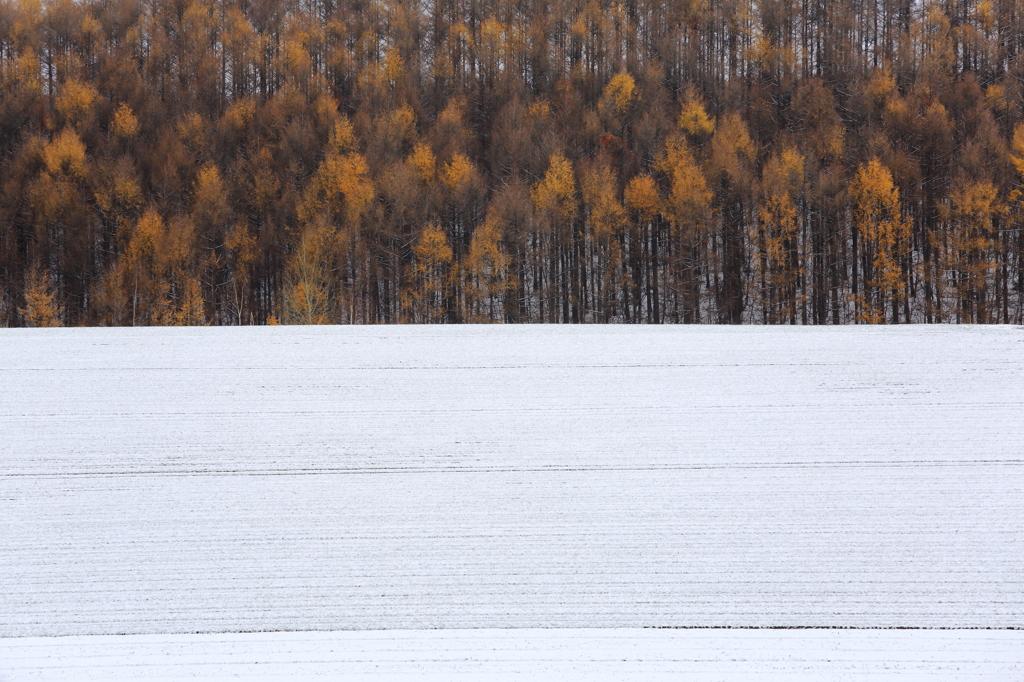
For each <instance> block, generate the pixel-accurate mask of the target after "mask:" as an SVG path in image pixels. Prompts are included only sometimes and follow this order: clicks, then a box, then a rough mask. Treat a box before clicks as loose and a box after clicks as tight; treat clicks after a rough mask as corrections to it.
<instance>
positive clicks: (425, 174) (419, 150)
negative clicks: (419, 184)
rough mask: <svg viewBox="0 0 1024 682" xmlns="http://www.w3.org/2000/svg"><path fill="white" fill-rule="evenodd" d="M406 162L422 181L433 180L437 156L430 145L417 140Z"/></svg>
mask: <svg viewBox="0 0 1024 682" xmlns="http://www.w3.org/2000/svg"><path fill="white" fill-rule="evenodd" d="M408 163H409V165H410V166H411V167H412V169H413V170H414V171H415V172H416V175H417V176H418V177H419V178H420V179H421V180H423V182H428V183H429V182H433V180H434V174H435V173H436V172H437V158H436V157H435V156H434V151H433V150H432V149H431V148H430V145H427V144H424V143H422V142H417V143H416V144H415V145H414V146H413V148H412V153H411V154H410V155H409V159H408Z"/></svg>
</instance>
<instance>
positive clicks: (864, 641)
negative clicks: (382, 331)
mask: <svg viewBox="0 0 1024 682" xmlns="http://www.w3.org/2000/svg"><path fill="white" fill-rule="evenodd" d="M1022 651H1024V632H1022V631H1020V630H619V629H610V630H600V629H584V630H572V629H569V630H416V631H411V630H385V631H371V632H366V631H362V632H359V631H352V632H272V633H250V634H205V635H129V636H124V637H117V636H110V635H106V636H98V637H88V636H86V637H56V638H31V637H29V638H20V639H0V681H2V682H30V681H33V680H47V681H48V682H122V681H124V682H129V681H130V682H135V681H136V680H146V681H147V682H159V681H164V680H184V679H201V680H207V681H211V680H237V679H245V680H282V679H286V680H309V679H336V680H346V682H347V681H349V680H355V681H362V680H374V681H381V680H408V679H416V680H424V681H426V680H430V681H433V680H437V681H438V682H440V681H445V682H447V681H450V680H487V682H495V681H497V682H501V681H503V680H515V681H516V682H520V681H525V680H530V681H536V680H541V681H546V680H573V681H579V680H588V681H593V682H598V681H601V682H604V681H608V682H612V681H615V682H631V681H634V680H635V681H636V682H641V681H642V682H658V681H664V682H669V681H672V682H678V681H680V680H685V681H686V682H750V681H751V680H756V681H757V682H849V681H851V680H852V681H863V682H882V681H891V682H896V681H897V680H898V681H899V682H925V681H927V682H933V681H934V680H942V681H943V682H952V681H955V680H970V681H972V682H981V681H983V680H992V682H1014V681H1015V680H1021V679H1024V653H1022Z"/></svg>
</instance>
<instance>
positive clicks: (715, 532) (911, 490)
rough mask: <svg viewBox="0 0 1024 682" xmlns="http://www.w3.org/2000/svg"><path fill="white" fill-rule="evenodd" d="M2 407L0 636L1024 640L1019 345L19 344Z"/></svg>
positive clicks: (1022, 370)
mask: <svg viewBox="0 0 1024 682" xmlns="http://www.w3.org/2000/svg"><path fill="white" fill-rule="evenodd" d="M0 381H2V386H3V390H2V391H0V433H2V435H3V437H2V438H0V463H2V469H0V637H6V638H34V637H41V636H54V635H75V636H81V635H102V634H116V633H128V634H144V635H155V634H161V633H194V632H212V633H229V632H239V631H262V630H320V631H332V630H366V629H401V630H409V629H430V628H539V627H540V628H580V627H587V628H640V627H649V626H654V627H658V626H686V627H692V626H697V627H709V626H755V627H757V626H824V627H832V626H838V627H848V626H849V627H955V628H963V627H994V628H1005V627H1022V626H1024V561H1022V560H1021V557H1022V556H1024V505H1022V502H1021V501H1022V500H1024V330H1022V329H1020V328H1012V327H1001V328H1000V327H996V328H963V327H901V328H865V327H859V328H851V327H845V328H818V329H810V328H764V327H743V328H717V327H697V328H683V327H571V328H567V327H362V328H360V327H344V328H295V327H279V328H209V329H68V330H65V329H60V330H14V329H10V330H0ZM594 632H598V631H594ZM633 632H634V634H636V633H638V632H640V631H633ZM647 632H651V631H647ZM700 632H704V631H700ZM735 632H736V631H712V632H711V633H710V634H708V636H714V637H723V638H725V640H722V641H726V640H728V641H732V640H730V639H729V638H732V637H758V636H761V635H757V634H744V633H742V632H741V633H739V634H735ZM800 632H806V631H800ZM919 634H920V636H922V637H924V636H925V635H926V634H927V633H919ZM954 634H956V635H957V636H965V637H970V636H972V635H971V633H963V632H958V633H954ZM332 636H334V635H332ZM336 636H338V637H355V636H357V635H355V634H352V633H341V634H337V635H336ZM365 636H366V637H371V636H370V635H369V634H367V635H365ZM378 636H380V637H384V638H385V639H386V636H385V635H380V634H379V633H378ZM423 636H427V635H423ZM453 636H454V635H453ZM466 636H467V637H471V635H466ZM524 636H525V635H524ZM566 636H569V635H566ZM595 636H597V635H596V634H595ZM680 636H682V635H680ZM764 636H773V637H781V636H786V635H785V633H782V634H779V633H775V634H773V633H771V632H769V633H766V634H765V635H764ZM794 636H798V635H794ZM807 636H810V635H807ZM822 636H826V637H827V636H833V635H829V634H828V633H825V634H824V635H822ZM835 636H838V635H835ZM880 636H881V635H880ZM893 636H895V635H893ZM927 636H928V637H939V638H941V637H942V636H943V635H942V633H933V634H927ZM977 636H979V637H991V638H992V639H984V640H979V641H985V642H990V643H991V642H1003V641H1014V642H1015V644H1014V645H1013V646H1012V647H1011V649H1015V650H1016V651H1018V652H1019V651H1021V650H1022V649H1024V646H1018V644H1024V640H1022V638H1021V637H1020V632H1019V631H1017V632H1010V633H1007V632H1002V633H986V632H981V633H977ZM277 637H283V635H277ZM288 637H299V636H298V635H289V636H288ZM288 637H285V639H284V640H282V641H285V642H288V641H300V642H305V641H309V637H308V636H305V637H306V639H302V637H299V639H288ZM636 637H640V635H639V634H636ZM1014 637H1016V640H1013V638H1014ZM1000 638H1002V639H1000ZM1007 638H1009V639H1007ZM540 639H541V640H544V641H547V639H549V638H548V637H547V636H544V637H541V638H540ZM627 639H628V638H627ZM640 639H642V640H644V641H647V640H649V639H650V637H649V636H647V639H644V638H643V637H640ZM371 640H372V637H371V639H370V640H366V641H371ZM54 641H55V642H56V644H52V645H51V644H47V640H36V639H11V640H0V656H3V655H11V656H15V654H12V653H11V651H12V650H13V649H12V647H15V648H17V647H22V648H23V647H26V646H36V644H38V646H41V647H44V649H43V650H45V647H46V646H58V645H59V642H61V641H64V642H65V643H68V642H71V641H72V640H54ZM73 641H78V638H77V637H76V638H74V640H73ZM89 641H92V640H89ZM109 641H111V642H114V644H111V645H110V646H114V647H115V648H116V647H119V646H120V647H123V646H127V644H125V642H134V641H135V640H131V638H114V639H111V640H109ZM175 641H180V640H175V639H173V638H164V639H157V640H146V642H149V644H139V646H143V647H145V646H150V647H157V648H159V647H166V646H174V644H173V643H174V642H175ZM204 641H208V642H209V643H208V644H207V645H204V646H210V647H213V648H214V649H216V647H217V646H220V645H218V644H217V642H222V641H235V640H225V639H224V638H223V637H222V638H220V639H215V640H204ZM238 641H242V640H238ZM361 641H362V640H361ZM372 641H378V640H372ZM638 641H639V640H638ZM658 641H661V640H658ZM737 641H739V640H737ZM857 641H859V640H857ZM929 641H932V640H929ZM935 641H939V640H935ZM942 641H944V640H942ZM972 641H973V640H972ZM154 642H155V643H154ZM118 643H120V644H118ZM104 646H106V645H104ZM282 646H288V645H287V644H282ZM302 646H305V644H303V645H302ZM367 646H369V645H367ZM373 646H377V645H373ZM624 646H625V645H624ZM638 646H640V645H638ZM644 646H647V645H646V644H645V645H644ZM650 646H654V647H657V646H660V645H658V644H657V643H654V644H650ZM723 646H724V645H723ZM737 646H740V644H737ZM851 646H853V645H851ZM886 646H888V645H886ZM972 646H973V645H972ZM985 646H988V645H985ZM991 646H992V647H994V648H993V649H992V650H993V651H997V650H998V651H1002V649H999V646H1002V645H997V644H992V645H991ZM18 650H19V651H21V650H22V649H18ZM811 650H812V651H813V647H812V649H811ZM218 651H219V650H218ZM19 655H20V654H19ZM815 655H816V654H815ZM15 658H16V656H15ZM1021 658H1022V654H1019V653H1018V654H1017V656H1016V658H1015V659H1014V661H1013V665H1015V666H1017V667H1016V668H1015V669H1016V670H1017V671H1018V673H1017V675H1018V676H1017V677H1016V678H1015V679H1021V678H1022V677H1024V672H1019V671H1020V670H1021V668H1020V666H1021ZM559 660H561V659H559ZM563 663H564V661H563ZM563 663H557V665H562V664H563ZM919 663H920V662H919ZM552 665H556V664H555V663H553V664H552ZM566 665H569V664H568V663H566ZM4 670H5V668H4V664H3V663H2V662H0V679H3V675H4ZM559 670H561V669H560V668H559ZM651 670H652V671H653V670H654V669H651ZM115 677H116V676H115ZM17 679H21V678H17ZM106 679H110V678H109V677H108V678H106ZM716 679H718V678H716ZM1002 679H1007V678H1006V677H1005V676H1004V677H1003V678H1002ZM1009 679H1014V678H1013V676H1011V677H1010V678H1009Z"/></svg>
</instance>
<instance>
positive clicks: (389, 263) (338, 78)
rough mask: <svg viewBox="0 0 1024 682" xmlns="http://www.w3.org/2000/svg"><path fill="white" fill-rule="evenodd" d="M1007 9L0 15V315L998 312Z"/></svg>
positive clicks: (7, 319) (459, 317)
mask: <svg viewBox="0 0 1024 682" xmlns="http://www.w3.org/2000/svg"><path fill="white" fill-rule="evenodd" d="M1022 45H1024V5H1021V4H1020V2H1018V0H977V1H975V0H967V1H964V2H954V1H953V0H922V1H921V2H916V3H915V2H910V0H871V1H866V0H853V1H850V2H838V1H836V0H807V1H805V2H799V3H798V2H794V1H793V0H724V1H723V2H716V3H709V2H706V1H705V0H685V1H683V2H678V1H672V2H668V1H667V0H624V1H614V2H613V1H611V0H515V1H511V2H510V1H508V0H500V1H499V0H283V1H282V0H146V1H145V2H143V1H142V0H44V1H42V2H40V0H0V325H6V326H15V325H26V326H27V325H32V326H40V325H54V324H65V325H80V324H92V325H149V324H263V323H268V322H282V323H286V322H288V323H381V322H488V321H491V322H501V321H504V322H655V323H657V322H687V323H695V322H717V323H785V324H844V323H902V322H978V323H988V322H1001V323H1016V324H1022V323H1024V262H1022V259H1024V230H1022V222H1024V108H1022V104H1024V62H1022V61H1021V60H1020V59H1019V52H1020V50H1021V48H1022Z"/></svg>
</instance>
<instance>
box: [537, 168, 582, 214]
mask: <svg viewBox="0 0 1024 682" xmlns="http://www.w3.org/2000/svg"><path fill="white" fill-rule="evenodd" d="M531 196H532V197H533V203H534V205H535V206H536V207H537V210H539V211H541V212H543V213H547V214H548V215H550V216H551V217H552V218H553V219H555V220H557V221H567V220H572V219H573V218H575V217H576V213H577V211H578V210H579V209H578V207H577V204H576V178H575V176H574V175H573V170H572V163H571V162H570V161H569V159H567V158H565V156H564V155H562V154H561V153H560V152H556V153H554V154H552V155H551V161H550V164H549V165H548V170H547V172H546V173H545V174H544V179H543V180H541V181H540V182H539V183H537V185H536V186H534V188H533V191H532V192H531Z"/></svg>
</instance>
